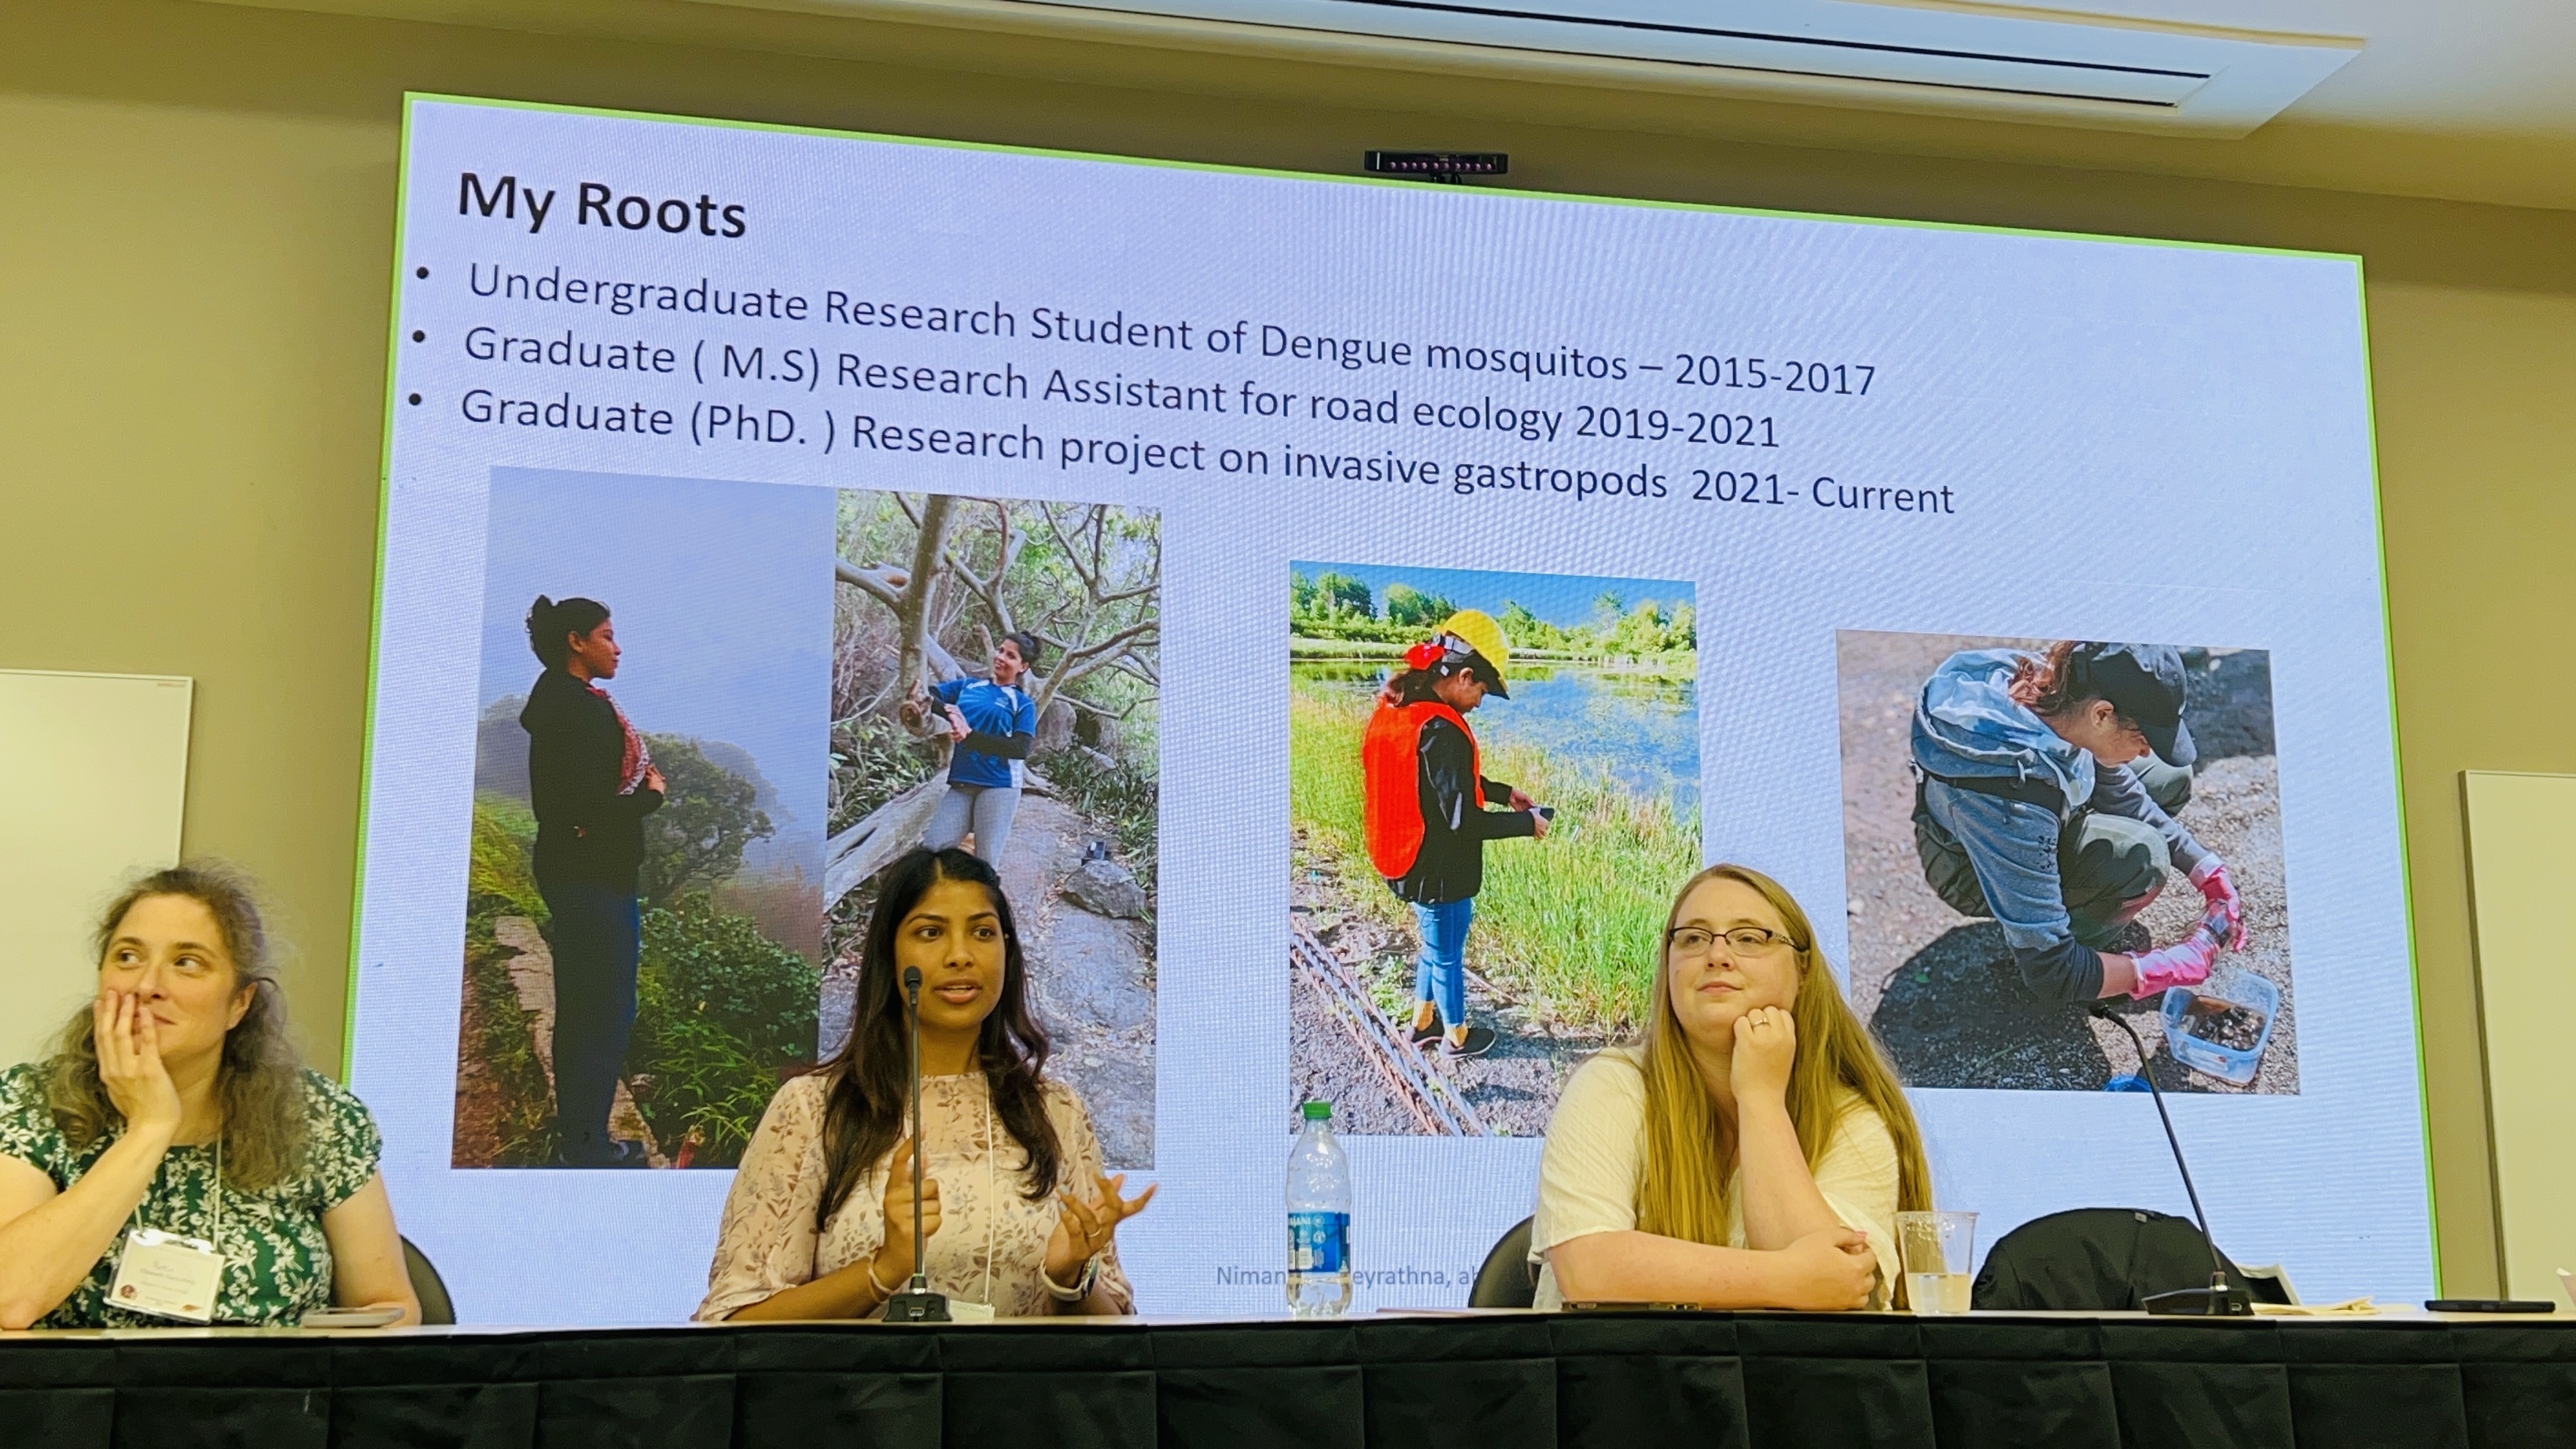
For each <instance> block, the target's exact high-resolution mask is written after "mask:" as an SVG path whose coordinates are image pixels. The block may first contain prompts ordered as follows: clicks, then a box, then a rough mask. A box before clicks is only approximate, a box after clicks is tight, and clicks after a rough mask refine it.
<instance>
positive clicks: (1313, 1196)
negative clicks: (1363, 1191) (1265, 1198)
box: [1288, 1102, 1351, 1318]
mask: <svg viewBox="0 0 2576 1449" xmlns="http://www.w3.org/2000/svg"><path fill="white" fill-rule="evenodd" d="M1305 1116H1306V1126H1305V1130H1303V1131H1301V1132H1299V1133H1298V1134H1297V1143H1296V1145H1295V1146H1293V1147H1291V1148H1289V1149H1288V1311H1289V1313H1291V1314H1293V1315H1294V1316H1296V1317H1298V1318H1336V1317H1339V1316H1340V1315H1341V1313H1342V1311H1343V1310H1344V1309H1347V1308H1349V1307H1350V1306H1351V1162H1350V1159H1349V1158H1347V1157H1344V1156H1343V1155H1342V1144H1340V1143H1338V1142H1336V1141H1334V1140H1333V1104H1332V1103H1330V1102H1308V1103H1307V1104H1306V1107H1305Z"/></svg>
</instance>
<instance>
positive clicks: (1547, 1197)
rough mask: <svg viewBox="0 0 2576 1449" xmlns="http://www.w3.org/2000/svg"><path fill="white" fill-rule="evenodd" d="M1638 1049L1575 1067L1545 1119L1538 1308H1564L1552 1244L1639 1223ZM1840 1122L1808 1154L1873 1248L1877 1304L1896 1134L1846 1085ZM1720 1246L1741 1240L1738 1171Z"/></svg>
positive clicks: (1844, 1217)
mask: <svg viewBox="0 0 2576 1449" xmlns="http://www.w3.org/2000/svg"><path fill="white" fill-rule="evenodd" d="M1644 1060H1645V1053H1644V1050H1643V1049H1642V1048H1639V1047H1613V1048H1611V1049H1610V1050H1608V1051H1605V1052H1601V1053H1599V1054H1597V1055H1595V1056H1594V1057H1593V1058H1592V1059H1591V1060H1590V1061H1587V1062H1585V1063H1584V1064H1583V1065H1582V1066H1581V1067H1580V1068H1578V1069H1576V1071H1575V1073H1574V1076H1573V1078H1572V1079H1571V1080H1569V1081H1567V1082H1566V1084H1565V1094H1564V1095H1563V1096H1562V1097H1560V1098H1558V1099H1557V1104H1556V1115H1555V1116H1553V1117H1551V1118H1549V1119H1548V1124H1547V1150H1546V1152H1545V1153H1544V1154H1543V1155H1542V1156H1541V1157H1540V1158H1539V1169H1538V1216H1537V1219H1536V1221H1534V1222H1532V1223H1531V1224H1530V1261H1531V1262H1533V1263H1537V1264H1540V1265H1541V1267H1540V1269H1539V1279H1538V1297H1537V1300H1536V1302H1535V1304H1534V1306H1535V1307H1538V1308H1562V1307H1563V1306H1565V1296H1564V1295H1563V1294H1562V1293H1560V1292H1558V1291H1557V1286H1556V1270H1555V1268H1554V1267H1553V1266H1550V1265H1549V1264H1548V1254H1549V1252H1550V1251H1551V1250H1553V1249H1554V1248H1555V1247H1556V1245H1557V1244H1559V1243H1563V1242H1567V1241H1570V1240H1572V1239H1575V1238H1580V1237H1587V1236H1589V1235H1591V1234H1593V1233H1619V1232H1633V1231H1635V1230H1636V1227H1637V1177H1638V1175H1639V1174H1640V1173H1642V1172H1644V1171H1645V1167H1646V1142H1645V1122H1646V1075H1645V1071H1644ZM1841 1105H1842V1108H1843V1116H1842V1122H1841V1124H1840V1125H1839V1126H1838V1127H1836V1128H1835V1129H1834V1135H1833V1138H1832V1140H1831V1141H1829V1142H1828V1143H1827V1144H1826V1146H1825V1153H1824V1156H1823V1157H1821V1158H1819V1159H1818V1160H1817V1161H1816V1163H1815V1173H1816V1190H1817V1191H1818V1192H1820V1193H1822V1194H1823V1195H1824V1199H1825V1206H1827V1207H1829V1208H1832V1209H1833V1211H1834V1216H1835V1217H1836V1218H1837V1219H1839V1220H1840V1221H1841V1223H1842V1225H1843V1226H1844V1227H1847V1228H1851V1229H1854V1230H1856V1231H1859V1232H1863V1233H1867V1234H1868V1235H1869V1246H1870V1251H1872V1252H1873V1253H1875V1254H1877V1256H1878V1272H1879V1283H1880V1289H1879V1292H1878V1293H1877V1294H1876V1295H1874V1297H1873V1303H1874V1304H1876V1303H1881V1302H1884V1301H1885V1299H1886V1296H1887V1294H1888V1293H1889V1291H1890V1290H1892V1289H1893V1287H1894V1285H1895V1283H1896V1181H1897V1164H1896V1139H1895V1138H1893V1137H1891V1136H1889V1135H1888V1131H1887V1124H1886V1123H1885V1122H1884V1121H1882V1120H1880V1118H1879V1115H1878V1112H1877V1110H1876V1109H1875V1108H1873V1107H1871V1106H1870V1105H1869V1104H1868V1103H1867V1102H1866V1101H1863V1100H1862V1099H1861V1096H1860V1094H1859V1093H1857V1092H1852V1091H1849V1090H1846V1091H1845V1092H1844V1094H1843V1101H1842V1104H1841ZM1726 1245H1727V1246H1728V1247H1730V1248H1741V1247H1744V1246H1746V1244H1745V1241H1744V1173H1743V1171H1742V1169H1740V1168H1739V1169H1738V1170H1737V1171H1736V1172H1735V1173H1734V1174H1733V1175H1731V1176H1730V1177H1729V1178H1728V1179H1727V1184H1726Z"/></svg>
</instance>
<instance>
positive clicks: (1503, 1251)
mask: <svg viewBox="0 0 2576 1449" xmlns="http://www.w3.org/2000/svg"><path fill="white" fill-rule="evenodd" d="M1530 1222H1531V1219H1529V1218H1523V1219H1521V1220H1520V1221H1519V1222H1517V1223H1514V1224H1512V1226H1511V1228H1510V1230H1509V1231H1507V1232H1505V1233H1504V1234H1503V1236H1502V1241H1500V1242H1498V1243H1496V1244H1494V1250H1493V1251H1492V1252H1490V1253H1487V1254H1486V1255H1485V1265H1484V1266H1483V1267H1481V1268H1478V1269H1477V1270H1476V1286H1475V1288H1474V1290H1473V1291H1471V1292H1470V1293H1468V1295H1467V1306H1468V1307H1470V1308H1527V1307H1529V1306H1530V1302H1531V1300H1532V1299H1535V1298H1536V1297H1538V1275H1537V1274H1536V1273H1534V1272H1532V1271H1530V1261H1529V1243H1530Z"/></svg>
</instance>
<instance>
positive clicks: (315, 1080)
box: [0, 1062, 384, 1328]
mask: <svg viewBox="0 0 2576 1449" xmlns="http://www.w3.org/2000/svg"><path fill="white" fill-rule="evenodd" d="M45 1078H46V1068H45V1065H44V1064H43V1063H41V1062H27V1063H23V1064H21V1065H18V1066H14V1067H11V1068H10V1069H9V1070H7V1071H6V1072H0V1154H5V1155H7V1156H10V1157H15V1158H17V1159H18V1160H20V1161H22V1162H25V1163H28V1164H30V1165H31V1166H33V1167H35V1168H36V1170H37V1171H39V1172H42V1173H44V1174H45V1175H46V1176H47V1177H50V1178H52V1179H53V1180H54V1186H55V1187H57V1188H68V1187H70V1186H71V1185H72V1184H73V1183H75V1182H78V1181H80V1179H81V1175H82V1174H83V1173H85V1172H87V1171H89V1169H90V1167H91V1165H92V1164H94V1163H96V1162H97V1161H98V1159H99V1158H100V1156H101V1155H103V1154H104V1153H105V1152H106V1151H107V1149H108V1146H109V1145H110V1144H111V1143H113V1142H114V1141H115V1140H116V1139H115V1138H114V1137H113V1136H110V1137H107V1138H104V1139H102V1140H100V1141H97V1142H93V1143H91V1144H90V1145H89V1147H88V1149H87V1150H85V1151H75V1150H73V1148H72V1145H71V1144H70V1143H68V1142H66V1141H64V1140H63V1134H62V1130H61V1129H60V1128H59V1127H57V1126H56V1125H55V1124H54V1114H53V1109H52V1107H51V1106H50V1105H49V1101H50V1099H49V1097H48V1095H47V1093H46V1090H45ZM304 1087H305V1104H306V1105H305V1112H306V1122H307V1124H308V1127H307V1137H306V1147H305V1161H304V1167H303V1170H302V1171H300V1172H298V1173H297V1174H296V1175H294V1176H293V1177H290V1178H288V1179H286V1180H285V1181H283V1182H280V1183H277V1184H276V1185H274V1186H272V1187H270V1188H268V1189H267V1190H265V1191H262V1192H244V1191H242V1190H241V1189H239V1188H236V1187H224V1188H221V1189H218V1188H217V1187H216V1185H215V1149H214V1147H213V1145H212V1144H208V1145H206V1146H203V1147H173V1148H171V1149H170V1151H169V1153H168V1154H167V1155H165V1156H164V1157H163V1158H162V1159H161V1171H160V1173H159V1174H158V1175H156V1176H155V1177H154V1178H153V1179H152V1188H151V1191H149V1192H148V1193H146V1194H145V1195H144V1198H143V1205H142V1206H141V1207H140V1208H138V1209H136V1210H135V1214H134V1222H135V1223H139V1224H140V1225H142V1226H144V1227H149V1228H160V1229H162V1230H164V1231H166V1232H175V1233H179V1234H181V1235H182V1236H185V1237H191V1238H205V1237H209V1236H211V1234H212V1232H213V1229H214V1226H215V1214H214V1194H215V1193H216V1192H217V1191H218V1190H220V1191H221V1192H222V1194H223V1208H224V1212H223V1236H222V1238H221V1239H220V1240H217V1241H216V1243H215V1246H216V1247H217V1248H219V1249H221V1250H222V1251H223V1253H224V1254H225V1256H226V1257H228V1258H229V1259H230V1260H231V1262H230V1263H229V1265H228V1266H227V1267H226V1268H225V1270H224V1290H223V1294H222V1296H221V1297H219V1298H218V1299H217V1300H216V1303H215V1322H217V1323H222V1324H266V1325H287V1326H291V1325H293V1324H294V1323H295V1321H296V1320H297V1319H298V1318H300V1317H302V1316H303V1315H304V1313H305V1311H306V1310H308V1309H313V1308H327V1307H329V1306H330V1304H331V1245H330V1243H329V1241H328V1240H326V1239H325V1238H324V1237H323V1236H322V1214H323V1213H325V1212H327V1211H329V1210H330V1209H332V1208H335V1207H338V1206H339V1205H340V1204H342V1203H344V1202H346V1201H348V1200H349V1199H350V1198H351V1197H353V1196H355V1195H356V1193H357V1191H358V1190H359V1189H360V1188H362V1187H365V1186H366V1185H367V1182H368V1180H369V1179H370V1178H372V1177H374V1176H375V1175H376V1162H377V1159H379V1158H381V1157H382V1156H383V1155H384V1139H383V1137H382V1136H380V1135H379V1134H378V1133H377V1131H376V1123H375V1119H374V1118H373V1117H370V1116H369V1115H367V1109H366V1107H365V1106H364V1105H362V1104H361V1103H360V1102H359V1101H358V1099H357V1098H355V1097H352V1096H350V1095H349V1094H348V1092H347V1091H346V1090H344V1089H342V1088H341V1086H340V1085H339V1084H338V1083H336V1082H334V1081H332V1080H331V1079H329V1078H328V1077H325V1076H322V1075H321V1074H319V1073H317V1072H306V1073H305V1074H304ZM129 1226H132V1224H129ZM124 1248H125V1239H124V1235H123V1234H121V1233H120V1234H119V1235H118V1237H117V1241H116V1244H115V1246H113V1247H111V1248H109V1249H108V1250H107V1252H106V1254H105V1255H104V1256H102V1257H101V1258H100V1259H99V1260H98V1265H97V1266H96V1267H94V1268H92V1269H91V1270H90V1275H89V1277H88V1278H87V1279H85V1280H83V1281H82V1283H81V1285H80V1286H79V1287H77V1288H74V1289H73V1290H72V1294H71V1296H70V1297H69V1298H66V1299H64V1300H63V1301H62V1304H61V1306H59V1307H57V1308H55V1309H54V1311H53V1312H51V1313H48V1314H46V1315H45V1316H44V1318H43V1319H41V1320H39V1321H38V1322H37V1324H36V1326H37V1327H38V1328H170V1327H175V1326H177V1325H175V1324H173V1323H172V1322H171V1321H170V1320H169V1319H166V1318H154V1317H150V1316H148V1315H145V1314H139V1313H133V1312H129V1311H127V1310H125V1309H122V1308H117V1307H113V1306H111V1305H110V1304H109V1303H108V1301H107V1290H108V1287H109V1285H110V1284H112V1283H114V1282H115V1281H116V1260H117V1255H118V1254H119V1253H121V1252H123V1251H124Z"/></svg>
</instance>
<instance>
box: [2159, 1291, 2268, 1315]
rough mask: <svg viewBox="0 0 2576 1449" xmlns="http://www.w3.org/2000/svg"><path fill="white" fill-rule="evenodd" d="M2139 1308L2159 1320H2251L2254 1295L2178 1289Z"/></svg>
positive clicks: (2242, 1292) (2236, 1292)
mask: <svg viewBox="0 0 2576 1449" xmlns="http://www.w3.org/2000/svg"><path fill="white" fill-rule="evenodd" d="M2140 1306H2141V1307H2143V1308H2145V1309H2146V1310H2147V1312H2148V1313H2149V1314H2151V1315H2153V1316H2155V1317H2158V1318H2251V1317H2253V1316H2254V1295H2253V1294H2251V1293H2248V1292H2246V1291H2245V1290H2244V1289H2242V1288H2177V1289H2175V1290H2174V1291H2173V1292H2171V1293H2157V1294H2154V1295H2152V1296H2150V1297H2149V1298H2148V1299H2147V1300H2146V1302H2145V1303H2143V1304H2141V1305H2140Z"/></svg>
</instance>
